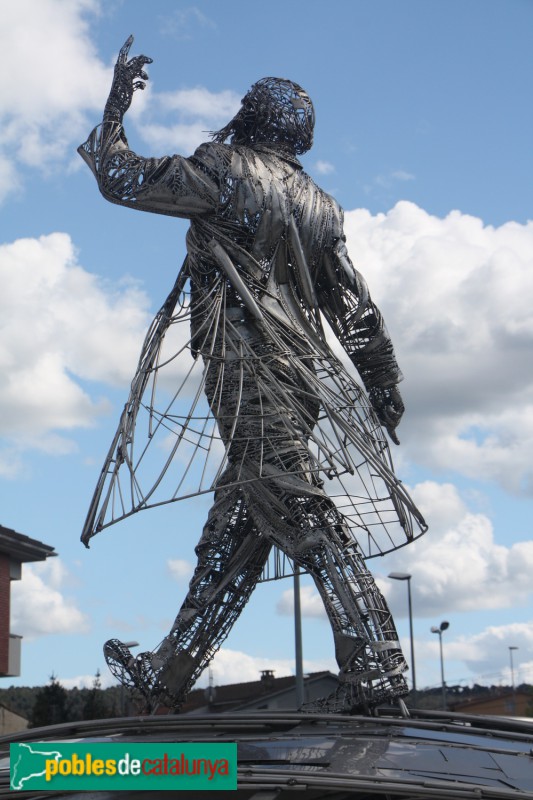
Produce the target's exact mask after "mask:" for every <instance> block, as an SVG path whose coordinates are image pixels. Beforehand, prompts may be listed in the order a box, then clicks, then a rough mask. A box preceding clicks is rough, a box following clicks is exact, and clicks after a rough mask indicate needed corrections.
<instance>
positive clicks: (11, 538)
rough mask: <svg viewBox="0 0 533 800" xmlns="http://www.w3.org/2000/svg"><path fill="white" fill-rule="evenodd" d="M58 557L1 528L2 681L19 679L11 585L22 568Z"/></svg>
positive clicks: (39, 544)
mask: <svg viewBox="0 0 533 800" xmlns="http://www.w3.org/2000/svg"><path fill="white" fill-rule="evenodd" d="M55 555H57V553H55V552H54V548H53V547H50V545H48V544H43V542H39V541H37V539H30V537H29V536H24V535H23V534H22V533H17V532H16V531H13V530H11V528H4V526H3V525H0V677H16V676H17V675H20V650H21V641H22V636H18V635H17V634H15V633H11V630H10V616H11V581H16V580H20V578H21V576H22V564H24V563H28V562H32V561H45V560H46V559H47V558H49V557H50V556H55ZM11 713H12V712H11ZM21 719H22V717H21ZM18 730H20V728H19V729H18Z"/></svg>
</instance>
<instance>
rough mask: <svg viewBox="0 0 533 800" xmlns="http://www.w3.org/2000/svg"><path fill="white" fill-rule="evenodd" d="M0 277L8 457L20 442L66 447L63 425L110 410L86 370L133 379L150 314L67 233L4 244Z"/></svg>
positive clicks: (2, 428)
mask: <svg viewBox="0 0 533 800" xmlns="http://www.w3.org/2000/svg"><path fill="white" fill-rule="evenodd" d="M0 281H1V283H2V293H1V295H0V318H1V319H2V337H1V339H0V435H2V436H4V437H6V439H7V440H8V442H10V443H11V444H9V445H8V447H7V449H6V453H5V456H4V459H3V461H4V463H7V464H9V463H13V462H14V461H15V460H16V458H15V454H14V453H13V450H12V446H13V442H16V443H18V445H20V446H32V447H39V448H41V449H44V450H47V451H53V452H57V451H62V450H64V449H65V448H67V449H68V444H66V443H65V440H64V439H62V438H61V437H60V436H58V433H57V432H60V431H66V430H70V429H72V428H75V427H78V426H88V425H90V424H91V423H92V422H93V421H94V420H95V418H96V417H97V416H98V415H99V414H101V413H103V411H105V410H106V408H107V405H106V403H105V401H103V400H96V401H95V400H93V399H92V398H91V397H89V395H88V394H87V393H86V391H85V390H84V389H83V388H82V387H81V385H80V382H79V379H89V380H99V381H105V382H107V383H108V384H114V385H123V384H126V383H127V381H129V380H130V379H131V375H132V371H133V369H134V365H135V363H136V360H137V357H138V352H139V348H140V343H141V341H142V337H143V335H144V331H145V328H146V325H147V322H148V318H149V315H148V313H147V306H148V299H147V297H146V296H145V295H144V293H143V292H142V291H140V289H139V288H138V287H137V286H136V285H135V284H133V283H129V284H127V283H125V284H123V285H120V286H115V287H113V286H111V285H109V284H107V283H104V282H103V281H101V280H100V279H99V278H98V277H97V276H96V275H93V274H91V273H89V272H87V271H86V270H84V269H83V268H82V267H81V266H80V265H79V263H78V261H77V255H76V251H75V248H74V245H73V243H72V240H71V239H70V237H69V236H68V235H67V234H64V233H53V234H50V235H48V236H42V237H40V238H39V239H20V240H17V241H15V242H11V243H9V244H4V245H1V246H0ZM109 341H113V343H114V345H113V349H112V350H111V351H110V349H109V347H108V343H109ZM54 432H55V433H54ZM15 452H16V451H15ZM1 462H2V459H1V458H0V464H1ZM0 470H1V466H0Z"/></svg>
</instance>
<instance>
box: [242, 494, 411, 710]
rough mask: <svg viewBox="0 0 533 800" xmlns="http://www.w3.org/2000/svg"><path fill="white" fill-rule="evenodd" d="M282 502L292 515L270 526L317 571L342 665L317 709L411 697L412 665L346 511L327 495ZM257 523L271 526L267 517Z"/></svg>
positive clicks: (278, 541) (314, 574)
mask: <svg viewBox="0 0 533 800" xmlns="http://www.w3.org/2000/svg"><path fill="white" fill-rule="evenodd" d="M270 491H272V486H271V487H270ZM280 499H281V498H280ZM283 502H284V503H285V506H286V508H287V516H286V517H285V521H284V522H283V523H281V524H280V525H278V526H277V528H276V530H274V528H273V527H271V531H272V533H271V537H272V539H273V541H274V542H275V543H276V544H277V545H278V546H279V547H280V548H282V549H283V550H284V551H285V552H286V553H287V554H288V555H289V556H290V557H291V558H292V559H293V560H294V561H295V562H296V563H297V564H298V565H299V566H300V567H301V568H303V569H304V570H306V571H307V572H309V574H310V575H312V577H313V579H314V581H315V584H316V586H317V589H318V591H319V593H320V595H321V597H322V600H323V602H324V606H325V609H326V612H327V614H328V617H329V621H330V623H331V626H332V629H333V637H334V642H335V655H336V658H337V663H338V665H339V681H340V687H339V690H338V691H337V692H336V693H335V695H334V696H332V697H331V698H328V700H327V701H323V702H322V703H321V702H320V701H319V702H318V704H317V705H316V706H315V708H316V709H318V710H320V709H323V710H325V711H334V712H344V713H350V712H352V713H353V712H354V711H364V712H368V711H369V710H370V709H371V708H373V707H375V706H376V705H378V704H379V703H382V702H384V701H385V700H387V699H389V700H394V699H395V698H400V697H402V696H404V695H406V694H407V693H408V688H407V684H406V681H405V678H404V677H403V674H402V673H403V672H404V671H405V670H406V669H407V664H406V662H405V659H404V656H403V653H402V651H401V648H400V644H399V641H398V636H397V633H396V629H395V626H394V622H393V619H392V615H391V612H390V610H389V608H388V607H387V603H386V601H385V599H384V597H383V595H382V594H381V592H380V590H379V589H378V587H377V586H376V583H375V581H374V579H373V577H372V575H371V573H370V572H369V570H368V569H367V567H366V565H365V562H364V559H363V556H362V554H361V552H360V550H359V547H358V545H357V542H356V541H354V538H353V535H352V534H351V533H350V531H349V529H348V527H347V526H346V524H345V522H344V519H343V517H342V515H341V514H340V512H339V511H338V509H337V508H336V506H335V505H334V503H333V502H332V501H331V500H330V499H329V498H328V497H327V496H326V495H323V496H322V497H320V496H319V495H316V494H315V495H314V496H307V497H294V496H292V497H290V496H287V495H285V497H284V498H283ZM262 508H263V509H264V508H265V505H264V504H262ZM254 516H255V517H256V520H257V521H258V523H259V517H260V516H263V515H262V514H261V511H259V512H257V511H256V510H254ZM265 516H266V515H265ZM260 524H261V526H262V527H263V525H266V524H267V521H266V519H265V520H263V522H262V523H260Z"/></svg>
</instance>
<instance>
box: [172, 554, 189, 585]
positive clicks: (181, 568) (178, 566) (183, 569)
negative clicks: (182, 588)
mask: <svg viewBox="0 0 533 800" xmlns="http://www.w3.org/2000/svg"><path fill="white" fill-rule="evenodd" d="M167 567H168V571H169V572H170V574H171V576H172V577H173V578H174V580H175V581H178V583H184V582H185V581H188V580H189V579H190V577H191V575H192V572H193V566H192V564H191V563H190V562H189V561H186V560H185V559H184V558H170V559H169V560H168V561H167Z"/></svg>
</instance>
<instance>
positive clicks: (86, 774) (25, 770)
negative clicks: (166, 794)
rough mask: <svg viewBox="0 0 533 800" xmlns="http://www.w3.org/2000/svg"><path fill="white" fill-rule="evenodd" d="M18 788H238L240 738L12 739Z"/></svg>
mask: <svg viewBox="0 0 533 800" xmlns="http://www.w3.org/2000/svg"><path fill="white" fill-rule="evenodd" d="M10 775H11V789H12V790H14V791H23V792H27V791H39V792H42V791H51V792H58V791H60V792H62V791H65V792H67V791H68V792H70V791H74V792H76V791H77V792H83V791H121V790H124V791H128V790H129V791H132V790H135V791H138V790H146V789H149V790H152V791H165V790H168V791H170V790H172V791H176V790H178V791H179V790H180V789H184V790H187V791H191V790H195V789H203V790H206V789H207V790H209V791H213V790H217V789H225V790H228V789H236V788H237V745H236V743H234V742H229V743H228V742H222V743H211V742H208V743H206V742H195V743H190V742H187V743H184V744H176V743H175V742H169V743H166V742H158V743H156V744H154V743H150V744H143V743H141V742H124V743H122V742H75V743H72V742H68V743H67V742H31V743H30V744H26V743H24V744H12V745H10Z"/></svg>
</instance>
